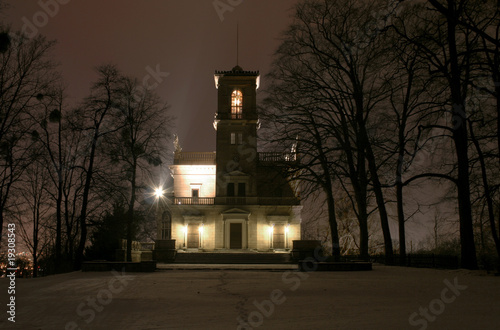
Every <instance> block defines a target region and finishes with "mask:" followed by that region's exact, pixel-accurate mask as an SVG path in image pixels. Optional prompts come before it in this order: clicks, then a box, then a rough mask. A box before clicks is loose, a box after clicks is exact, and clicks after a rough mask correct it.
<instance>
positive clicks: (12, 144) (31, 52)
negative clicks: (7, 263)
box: [0, 33, 58, 237]
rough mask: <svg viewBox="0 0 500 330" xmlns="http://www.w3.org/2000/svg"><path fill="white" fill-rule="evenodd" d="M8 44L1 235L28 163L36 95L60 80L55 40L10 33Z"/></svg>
mask: <svg viewBox="0 0 500 330" xmlns="http://www.w3.org/2000/svg"><path fill="white" fill-rule="evenodd" d="M9 38H10V39H9V40H10V44H9V47H8V48H7V49H6V50H5V51H3V52H1V53H0V237H1V230H2V228H3V222H4V216H5V213H6V211H7V210H8V208H9V203H10V200H9V198H10V196H11V191H12V188H13V185H14V184H15V183H16V181H17V180H19V178H20V176H21V174H22V172H23V170H24V169H25V168H26V165H27V164H28V163H29V153H28V150H29V148H28V147H29V144H30V143H31V139H30V135H29V134H28V133H29V132H30V130H31V124H32V121H30V120H29V116H28V113H30V112H33V111H36V109H37V107H38V106H39V105H38V101H37V98H40V96H41V95H43V94H44V93H45V91H46V90H47V89H50V88H51V85H52V84H53V83H54V82H55V81H57V80H58V75H57V74H56V73H55V71H54V69H55V65H54V63H53V62H52V60H51V59H50V58H49V56H50V54H49V53H50V51H51V49H52V47H53V45H54V43H53V42H49V41H47V40H46V39H45V38H43V37H41V36H38V37H36V38H33V39H28V38H26V37H24V36H22V35H21V34H14V33H11V34H10V37H9Z"/></svg>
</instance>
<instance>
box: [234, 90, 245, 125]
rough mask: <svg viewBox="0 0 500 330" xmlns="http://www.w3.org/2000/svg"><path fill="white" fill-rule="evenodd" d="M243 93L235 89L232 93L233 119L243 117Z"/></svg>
mask: <svg viewBox="0 0 500 330" xmlns="http://www.w3.org/2000/svg"><path fill="white" fill-rule="evenodd" d="M242 115H243V94H242V93H241V91H240V90H239V89H235V90H234V91H233V93H232V94H231V119H241V118H242V117H243V116H242Z"/></svg>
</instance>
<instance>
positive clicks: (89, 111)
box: [73, 65, 123, 269]
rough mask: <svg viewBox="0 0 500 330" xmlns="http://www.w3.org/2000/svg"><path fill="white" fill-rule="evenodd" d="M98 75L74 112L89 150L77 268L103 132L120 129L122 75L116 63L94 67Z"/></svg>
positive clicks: (77, 267) (77, 266)
mask: <svg viewBox="0 0 500 330" xmlns="http://www.w3.org/2000/svg"><path fill="white" fill-rule="evenodd" d="M97 72H98V74H99V78H98V80H97V82H96V83H95V84H94V85H93V87H92V89H91V93H90V96H88V97H87V98H86V100H85V101H84V103H83V105H82V106H81V107H80V108H78V109H77V110H76V112H75V118H76V122H74V123H73V127H74V129H75V130H81V131H84V132H86V133H87V137H88V140H89V142H90V143H89V147H88V153H87V154H86V155H87V156H86V161H85V164H84V166H83V171H84V178H85V179H84V184H83V192H82V197H81V198H82V200H81V210H80V213H79V215H78V222H79V227H80V228H79V231H80V239H79V243H78V247H77V250H76V255H75V265H74V266H75V269H80V267H81V263H82V261H83V253H84V250H85V244H86V242H87V233H88V229H87V220H88V219H87V216H88V212H89V197H90V194H91V188H92V186H93V183H94V181H93V180H94V174H95V172H96V161H97V159H98V156H99V155H98V147H99V144H100V143H101V141H102V139H103V138H104V137H105V136H109V135H110V134H111V133H113V132H116V131H117V130H119V128H120V127H119V126H118V127H117V125H116V121H117V120H112V119H117V118H119V114H120V109H118V108H117V107H116V105H117V104H119V100H120V97H121V95H122V94H121V93H122V87H123V77H122V76H121V75H120V73H119V72H118V70H117V69H116V67H114V66H112V65H105V66H101V67H98V68H97Z"/></svg>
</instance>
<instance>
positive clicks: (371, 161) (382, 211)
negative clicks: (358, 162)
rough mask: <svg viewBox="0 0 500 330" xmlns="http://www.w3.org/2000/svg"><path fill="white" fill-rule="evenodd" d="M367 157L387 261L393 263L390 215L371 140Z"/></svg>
mask: <svg viewBox="0 0 500 330" xmlns="http://www.w3.org/2000/svg"><path fill="white" fill-rule="evenodd" d="M367 140H368V139H367ZM366 157H367V160H368V167H369V169H370V173H371V176H372V183H373V190H374V192H375V199H376V200H377V206H378V211H379V215H380V225H381V227H382V234H383V235H384V248H385V261H386V263H388V264H392V263H393V259H394V253H393V250H392V238H391V230H390V228H389V217H388V216H387V209H386V207H385V200H384V194H383V192H382V185H381V184H380V180H379V178H378V170H377V165H376V163H375V155H374V154H373V150H372V147H371V144H370V142H368V144H367V147H366Z"/></svg>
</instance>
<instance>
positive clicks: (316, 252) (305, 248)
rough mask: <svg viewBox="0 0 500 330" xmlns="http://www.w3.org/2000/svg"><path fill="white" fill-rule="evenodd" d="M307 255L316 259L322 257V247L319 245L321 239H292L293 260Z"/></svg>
mask: <svg viewBox="0 0 500 330" xmlns="http://www.w3.org/2000/svg"><path fill="white" fill-rule="evenodd" d="M309 257H310V258H312V259H314V260H318V257H323V248H322V247H321V241H316V240H294V241H293V249H292V259H293V260H294V261H299V260H304V259H306V258H309Z"/></svg>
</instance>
